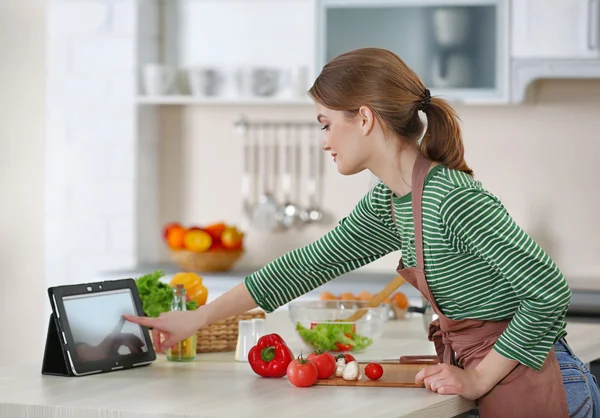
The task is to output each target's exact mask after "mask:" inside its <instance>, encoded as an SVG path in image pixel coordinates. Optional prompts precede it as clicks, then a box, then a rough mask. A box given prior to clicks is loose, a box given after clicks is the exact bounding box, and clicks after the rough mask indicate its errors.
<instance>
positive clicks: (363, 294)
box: [358, 290, 373, 300]
mask: <svg viewBox="0 0 600 418" xmlns="http://www.w3.org/2000/svg"><path fill="white" fill-rule="evenodd" d="M371 299H373V295H372V294H371V293H370V292H367V291H364V290H363V291H362V292H360V293H359V294H358V300H371Z"/></svg>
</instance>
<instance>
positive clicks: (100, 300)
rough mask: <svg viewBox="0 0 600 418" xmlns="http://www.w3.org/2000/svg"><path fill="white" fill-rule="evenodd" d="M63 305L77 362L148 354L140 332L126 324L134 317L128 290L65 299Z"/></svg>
mask: <svg viewBox="0 0 600 418" xmlns="http://www.w3.org/2000/svg"><path fill="white" fill-rule="evenodd" d="M63 304H64V309H65V313H66V316H67V320H68V322H69V326H70V329H71V334H72V336H73V340H74V342H75V351H76V354H77V357H78V358H79V360H80V361H83V362H88V361H98V360H109V359H114V358H118V357H120V356H127V355H131V354H135V355H140V354H142V353H145V352H147V351H148V346H147V343H146V341H145V339H144V335H143V333H142V329H141V328H140V326H139V325H137V324H133V323H131V322H129V321H126V320H125V318H124V317H123V315H124V314H129V315H137V313H136V310H135V305H134V301H133V296H132V294H131V290H129V289H119V290H113V291H105V292H100V293H92V294H89V295H85V294H84V295H76V296H65V297H64V298H63Z"/></svg>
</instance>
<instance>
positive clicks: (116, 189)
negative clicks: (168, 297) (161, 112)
mask: <svg viewBox="0 0 600 418" xmlns="http://www.w3.org/2000/svg"><path fill="white" fill-rule="evenodd" d="M153 16H154V17H153ZM156 16H157V13H156V3H155V2H153V1H152V0H51V1H50V4H49V7H48V42H47V46H48V48H47V63H48V65H47V91H46V93H47V104H48V113H47V127H46V133H47V140H46V145H47V146H46V239H45V242H46V249H47V252H46V282H47V284H48V285H49V286H50V285H56V284H65V283H78V282H83V281H88V280H95V279H97V278H99V277H100V273H101V272H102V271H106V270H111V269H120V268H131V267H134V266H135V264H136V263H137V262H138V260H139V254H140V253H145V254H151V253H152V248H151V246H150V247H148V246H147V245H146V246H145V247H144V248H142V249H140V245H139V244H138V243H143V242H145V241H148V239H145V237H146V236H145V235H144V233H145V231H147V230H149V231H150V232H149V233H155V229H156V228H157V226H154V230H153V229H152V223H153V222H154V223H156V218H157V211H158V209H157V208H158V206H157V204H158V195H157V192H156V190H157V188H156V187H155V185H156V184H155V183H156V182H157V181H158V179H157V173H158V171H157V170H158V167H157V165H156V161H157V152H158V151H157V150H158V148H157V143H156V141H155V140H148V138H146V139H145V140H140V141H138V138H137V135H138V108H137V105H136V102H135V96H136V92H137V90H138V68H140V65H141V64H140V62H139V57H143V58H144V59H150V58H152V57H156V56H157V51H158V49H157V36H156V33H157V32H156V30H155V29H152V27H153V26H155V24H156ZM144 19H145V20H144ZM153 22H154V23H153ZM138 33H141V34H143V36H142V37H141V38H140V36H138ZM138 44H143V48H144V50H145V51H146V53H145V54H140V53H139V50H140V48H138ZM148 57H150V58H148ZM151 134H152V132H151V131H148V132H146V137H148V136H149V135H151ZM140 176H143V182H142V181H141V178H140ZM140 184H143V185H144V188H143V190H141V189H140V187H139V185H140ZM138 213H143V214H145V215H144V216H143V217H141V218H140V217H139V216H138Z"/></svg>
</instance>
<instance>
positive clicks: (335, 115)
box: [315, 103, 372, 175]
mask: <svg viewBox="0 0 600 418" xmlns="http://www.w3.org/2000/svg"><path fill="white" fill-rule="evenodd" d="M315 107H316V111H317V120H318V121H319V123H320V124H321V126H322V129H323V131H324V136H323V150H325V151H327V152H329V153H330V154H331V156H332V158H333V161H334V162H335V164H336V166H337V170H338V172H339V173H340V174H343V175H351V174H356V173H360V172H361V171H363V170H364V169H366V168H367V162H368V160H369V158H370V156H371V153H372V141H371V138H369V137H368V136H367V135H368V133H369V131H370V129H371V126H372V122H371V126H369V121H368V120H367V118H365V117H364V115H363V114H361V112H359V114H357V115H356V116H355V117H354V118H353V119H352V120H349V119H348V118H347V116H346V115H345V114H344V112H342V111H340V110H331V109H328V108H326V107H324V106H323V105H321V104H320V103H315Z"/></svg>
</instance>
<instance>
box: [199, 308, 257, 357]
mask: <svg viewBox="0 0 600 418" xmlns="http://www.w3.org/2000/svg"><path fill="white" fill-rule="evenodd" d="M254 318H265V312H264V311H262V310H258V309H257V310H252V311H248V312H246V313H245V314H242V315H235V316H232V317H230V318H227V319H224V320H222V321H219V322H215V323H214V324H212V325H209V326H208V327H206V328H202V329H200V330H198V331H197V332H196V352H197V353H217V352H224V351H235V347H236V345H237V338H238V322H239V321H241V320H243V319H254Z"/></svg>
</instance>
